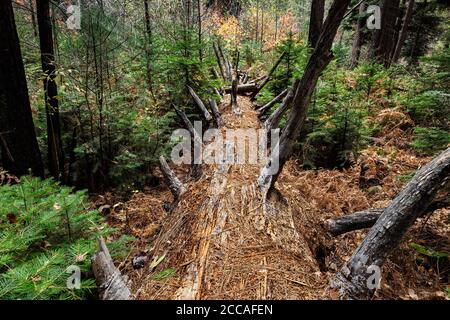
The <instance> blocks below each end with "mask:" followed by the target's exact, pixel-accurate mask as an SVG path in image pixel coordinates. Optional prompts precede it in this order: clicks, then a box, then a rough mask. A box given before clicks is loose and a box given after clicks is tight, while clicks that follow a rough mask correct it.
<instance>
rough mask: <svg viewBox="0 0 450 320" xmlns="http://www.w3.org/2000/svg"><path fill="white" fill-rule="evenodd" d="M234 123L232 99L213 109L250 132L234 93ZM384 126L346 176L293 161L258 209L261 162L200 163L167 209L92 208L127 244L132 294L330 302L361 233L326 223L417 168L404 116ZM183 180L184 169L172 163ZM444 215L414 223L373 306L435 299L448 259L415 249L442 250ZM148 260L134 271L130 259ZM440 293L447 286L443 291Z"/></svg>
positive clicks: (448, 212) (163, 193) (165, 198)
mask: <svg viewBox="0 0 450 320" xmlns="http://www.w3.org/2000/svg"><path fill="white" fill-rule="evenodd" d="M239 106H240V108H241V109H242V111H243V114H242V116H241V117H237V116H235V115H234V114H233V113H232V112H231V108H230V106H229V98H225V99H224V101H222V103H221V104H220V109H221V111H222V114H223V117H224V120H225V123H226V127H227V128H257V127H259V126H260V122H259V120H258V117H257V114H256V112H255V111H254V107H253V106H252V104H251V102H250V100H249V99H248V98H247V97H243V96H240V97H239ZM376 120H377V121H378V122H379V124H380V125H381V127H382V130H381V133H380V134H379V136H378V137H376V139H374V142H373V143H372V144H371V145H370V146H369V147H368V148H367V149H366V150H364V151H363V152H362V153H361V155H360V157H359V158H358V160H357V161H356V163H355V164H354V165H353V166H351V167H350V168H348V169H343V170H337V169H336V170H325V169H320V170H304V169H302V168H300V166H299V164H298V163H297V162H296V161H290V162H289V163H288V164H287V166H286V167H285V168H284V170H283V173H282V175H281V177H280V179H279V182H278V184H277V188H278V190H279V191H280V194H279V195H278V198H276V199H271V200H270V201H269V208H266V207H265V206H264V205H261V203H262V202H261V200H260V198H261V197H260V195H259V192H258V189H257V187H256V179H257V177H258V174H259V169H260V167H259V165H235V166H231V167H229V168H218V167H216V166H209V167H206V168H205V169H204V175H203V177H202V179H201V180H200V181H198V182H194V181H189V180H188V181H187V182H186V185H187V187H188V191H187V193H185V194H184V195H183V197H182V199H181V201H180V202H179V203H178V206H177V207H176V208H175V209H174V210H173V211H172V212H169V213H168V212H166V211H165V210H164V205H167V204H168V203H171V202H172V201H173V198H172V195H171V193H170V192H169V190H168V189H167V188H165V187H164V186H161V187H159V188H154V189H150V188H149V189H148V190H146V191H145V192H142V193H136V194H134V196H133V197H132V198H131V199H130V200H129V201H127V202H125V203H115V202H116V201H115V199H114V196H112V195H104V196H103V197H101V198H99V199H98V200H97V201H96V203H97V205H98V206H101V205H103V204H110V205H111V207H112V208H113V209H112V211H111V213H110V214H109V215H108V218H107V220H108V222H109V223H110V224H111V225H113V226H115V227H117V228H118V229H119V230H120V232H121V233H126V234H131V235H132V236H134V237H136V239H137V240H136V241H135V242H134V243H133V248H132V250H131V252H130V254H129V255H128V257H126V258H125V259H123V260H122V261H120V262H119V265H120V266H119V268H120V270H121V271H122V272H123V273H124V274H126V275H127V276H128V277H129V278H130V280H131V283H132V286H131V288H132V292H133V294H134V295H135V297H136V299H176V298H190V299H335V298H337V297H338V296H337V294H336V293H335V292H333V291H330V290H328V289H327V285H328V282H329V280H330V278H331V277H332V276H333V274H334V273H335V272H336V271H338V270H339V268H340V267H341V266H342V265H343V263H344V262H345V261H346V260H348V258H349V257H350V256H351V254H352V253H353V251H354V250H355V249H356V247H357V246H358V245H359V243H360V242H361V241H362V239H363V238H364V236H365V234H366V233H367V231H366V230H365V231H357V232H352V233H349V234H346V235H342V236H339V237H337V238H333V237H332V236H330V235H329V234H328V233H327V232H326V231H325V229H324V228H323V227H322V224H323V222H324V221H325V220H326V219H329V218H333V217H338V216H342V215H346V214H351V213H353V212H356V211H360V210H364V209H368V208H384V207H386V206H387V205H388V204H389V203H390V201H391V200H392V199H393V198H394V197H395V195H396V194H397V193H398V192H399V191H400V190H401V189H402V187H403V186H404V185H405V183H406V182H407V180H408V177H411V174H412V173H414V172H415V171H416V170H417V169H418V168H419V167H420V166H421V165H423V164H425V163H427V162H428V161H429V160H430V159H429V158H425V157H418V156H417V155H416V154H414V153H413V152H412V151H411V150H410V149H409V148H408V147H407V146H408V143H409V142H410V139H411V129H410V128H409V129H408V126H405V123H406V122H408V121H410V120H409V119H408V117H407V116H406V115H405V114H402V113H400V112H398V111H393V110H392V109H386V110H384V111H382V112H380V113H379V115H378V116H377V119H376ZM173 169H174V171H176V172H177V174H178V176H179V177H180V178H184V179H188V175H187V171H186V170H185V169H183V168H178V169H177V168H173ZM449 222H450V208H447V209H441V210H439V211H437V212H435V213H434V214H433V215H432V216H431V217H427V218H423V219H419V220H418V221H417V222H416V224H415V225H414V227H413V228H412V229H411V230H410V231H409V232H408V233H407V236H406V238H405V239H404V241H403V243H402V245H401V246H400V247H399V248H398V249H397V250H396V251H395V252H394V253H393V254H392V255H391V257H390V259H389V260H388V262H387V263H386V264H385V266H384V268H383V280H382V287H381V289H380V290H378V291H377V292H376V295H375V299H443V298H445V294H444V290H445V289H446V288H448V286H449V283H450V281H449V280H450V263H449V259H448V258H445V259H434V258H432V257H431V256H427V255H426V254H425V255H424V254H423V253H420V252H418V251H417V249H413V248H412V247H411V244H413V243H416V244H420V245H422V246H424V247H426V248H432V249H433V250H434V251H436V252H450V224H449ZM140 256H143V257H147V258H148V261H147V263H146V265H145V267H144V268H141V269H134V268H133V263H132V261H133V258H135V257H140ZM447 290H448V289H447Z"/></svg>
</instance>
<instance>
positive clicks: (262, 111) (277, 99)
mask: <svg viewBox="0 0 450 320" xmlns="http://www.w3.org/2000/svg"><path fill="white" fill-rule="evenodd" d="M288 92H289V89H286V90H284V91H283V92H282V93H280V94H279V95H278V96H276V97H275V99H273V100H272V101H270V102H269V103H267V104H266V105H264V106H262V107H261V108H259V109H257V110H256V111H257V112H258V113H259V116H260V117H261V116H263V115H264V114H265V113H266V112H267V111H269V110H270V109H271V108H272V107H273V106H274V105H275V104H277V103H278V102H280V101H281V100H283V98H284V97H285V96H286V95H287V94H288Z"/></svg>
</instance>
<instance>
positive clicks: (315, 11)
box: [308, 0, 325, 48]
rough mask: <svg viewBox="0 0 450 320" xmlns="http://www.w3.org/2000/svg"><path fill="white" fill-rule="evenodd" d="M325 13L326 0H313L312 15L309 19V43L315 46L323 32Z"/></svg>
mask: <svg viewBox="0 0 450 320" xmlns="http://www.w3.org/2000/svg"><path fill="white" fill-rule="evenodd" d="M324 15H325V0H312V3H311V17H310V20H309V37H308V44H309V46H310V47H311V48H315V47H316V45H317V42H318V41H319V37H320V33H321V32H322V26H323V17H324Z"/></svg>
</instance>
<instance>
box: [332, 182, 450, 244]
mask: <svg viewBox="0 0 450 320" xmlns="http://www.w3.org/2000/svg"><path fill="white" fill-rule="evenodd" d="M449 195H450V194H449V192H448V190H447V191H446V192H444V193H443V197H442V198H440V199H435V200H433V202H432V203H431V204H430V205H429V206H428V208H427V209H426V210H425V211H424V213H423V214H422V216H426V215H428V214H430V213H433V212H434V211H436V210H438V209H442V208H446V207H449V206H450V196H449ZM384 210H386V208H381V209H369V210H365V211H359V212H355V213H353V214H350V215H347V216H343V217H339V218H335V219H328V220H326V221H325V222H324V227H325V229H326V230H327V231H328V232H329V233H330V234H332V235H333V236H335V237H337V236H339V235H342V234H344V233H347V232H351V231H356V230H361V229H367V228H371V227H373V226H374V225H375V223H376V222H377V220H378V219H379V218H380V217H381V215H382V214H383V212H384Z"/></svg>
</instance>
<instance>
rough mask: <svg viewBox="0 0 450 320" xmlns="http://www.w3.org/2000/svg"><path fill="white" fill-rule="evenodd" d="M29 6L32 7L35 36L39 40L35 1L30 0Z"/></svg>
mask: <svg viewBox="0 0 450 320" xmlns="http://www.w3.org/2000/svg"><path fill="white" fill-rule="evenodd" d="M28 5H29V6H30V12H31V24H32V25H33V34H34V36H35V37H36V38H37V37H38V31H37V25H36V16H35V14H36V12H35V10H34V5H33V0H28Z"/></svg>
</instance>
